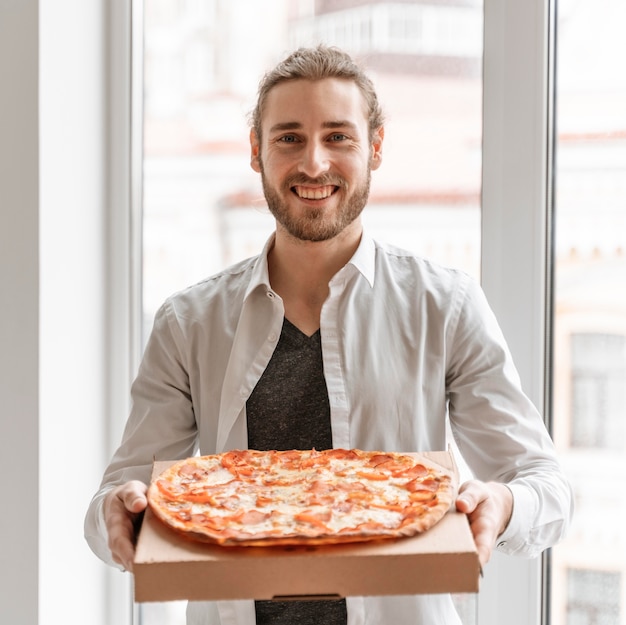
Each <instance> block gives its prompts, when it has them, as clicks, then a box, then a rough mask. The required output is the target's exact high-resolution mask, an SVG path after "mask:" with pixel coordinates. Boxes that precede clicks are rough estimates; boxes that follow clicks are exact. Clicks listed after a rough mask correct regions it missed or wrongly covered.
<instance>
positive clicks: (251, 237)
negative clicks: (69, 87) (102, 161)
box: [139, 0, 482, 625]
mask: <svg viewBox="0 0 626 625" xmlns="http://www.w3.org/2000/svg"><path fill="white" fill-rule="evenodd" d="M314 4H315V5H316V6H315V7H314V6H313V5H314ZM353 4H354V3H352V2H346V1H340V0H334V1H329V2H324V3H312V2H309V3H307V2H300V3H298V2H288V1H276V2H273V3H260V2H258V0H237V1H233V0H214V1H213V2H206V3H202V2H195V3H194V2H179V1H175V0H145V9H144V10H145V28H144V40H145V51H144V55H145V65H144V74H145V79H144V98H145V114H144V133H145V142H144V154H143V172H144V203H143V213H144V219H143V233H144V234H143V257H144V269H143V285H144V289H143V319H144V335H145V334H147V332H148V331H149V329H150V327H151V324H152V317H153V315H154V312H155V310H156V308H157V307H158V306H159V305H160V304H161V302H162V301H163V299H164V298H165V297H166V296H168V295H169V294H170V293H172V292H174V291H176V290H178V289H181V288H184V287H185V286H187V285H189V284H192V283H193V282H196V281H198V280H200V279H202V278H204V277H206V276H208V275H211V274H212V273H214V272H216V271H218V270H219V269H221V268H223V267H225V266H227V265H229V264H231V263H233V262H235V261H238V260H240V259H243V258H245V257H247V256H250V255H253V254H257V253H258V252H259V251H260V249H261V247H262V245H263V243H264V242H265V240H266V238H267V237H268V235H269V234H270V232H271V231H272V229H273V219H272V218H271V216H270V215H269V213H268V211H267V209H266V208H265V206H264V200H263V197H262V191H261V188H260V182H259V180H258V177H257V175H256V174H255V173H254V172H253V171H252V170H251V169H250V166H249V147H248V127H247V123H246V116H247V113H248V112H249V110H250V109H251V108H252V106H253V104H254V100H255V96H256V87H257V84H258V80H259V79H260V77H261V75H262V73H263V72H264V71H265V70H266V69H267V67H269V66H271V65H273V64H274V62H276V61H278V60H279V58H281V57H282V56H283V55H284V51H285V50H287V49H292V48H295V47H297V46H299V45H308V44H315V43H317V42H319V41H323V42H326V43H329V44H333V45H339V46H341V47H343V48H344V49H346V50H348V51H349V52H351V53H352V54H354V55H355V56H356V57H358V58H360V59H361V60H363V62H365V63H366V65H367V66H368V67H369V69H370V72H371V74H372V76H373V78H374V81H375V83H376V86H377V89H378V94H379V97H380V99H381V103H382V106H383V108H384V110H385V113H386V117H387V123H386V134H385V156H384V164H383V166H382V167H381V168H380V169H379V170H377V171H376V172H374V175H373V177H372V192H371V195H370V202H369V205H368V207H367V208H366V210H365V212H364V215H363V219H364V223H365V227H366V229H367V230H368V231H369V233H370V234H372V235H373V236H375V237H376V238H379V239H381V240H385V241H388V242H390V243H394V244H396V245H399V246H402V247H405V248H407V249H411V250H414V251H416V252H418V253H420V254H422V255H424V256H428V257H430V258H432V259H435V260H438V261H440V262H442V263H444V264H448V265H453V266H456V267H460V268H462V269H464V270H466V271H467V272H469V273H471V274H473V275H474V276H475V277H477V278H478V277H479V274H480V255H481V245H480V240H481V233H480V229H481V211H480V187H481V175H482V161H481V134H482V78H481V66H482V2H481V1H480V0H471V1H467V0H465V1H463V2H458V3H455V2H450V3H445V5H439V4H438V3H436V2H435V3H432V4H424V3H423V2H419V1H415V2H405V3H393V2H382V3H381V2H375V1H371V2H363V3H360V5H359V6H358V7H353V6H350V5H353ZM261 22H262V23H263V28H262V29H258V27H257V25H258V24H259V23H261ZM251 40H254V48H253V53H251V52H250V50H251V49H250V48H248V47H247V46H242V45H241V42H243V41H251ZM457 602H458V605H459V611H460V612H461V613H462V614H463V618H464V624H465V625H473V624H474V623H475V618H476V605H475V600H474V598H473V597H471V596H470V597H465V596H463V597H458V598H457ZM139 611H140V618H141V619H142V621H141V622H142V623H145V624H146V625H152V624H156V623H159V624H162V625H173V624H174V623H177V622H181V619H182V616H181V612H182V606H179V605H175V604H163V605H160V604H148V605H145V606H141V607H140V610H139Z"/></svg>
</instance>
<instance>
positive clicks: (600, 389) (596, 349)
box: [571, 333, 626, 452]
mask: <svg viewBox="0 0 626 625" xmlns="http://www.w3.org/2000/svg"><path fill="white" fill-rule="evenodd" d="M571 349H572V429H571V432H572V434H571V445H572V447H597V448H603V449H612V450H614V451H618V452H619V451H621V450H623V449H624V448H626V439H625V437H624V435H625V429H626V420H625V419H624V406H625V405H626V384H625V382H626V336H620V335H613V334H584V333H577V334H572V335H571Z"/></svg>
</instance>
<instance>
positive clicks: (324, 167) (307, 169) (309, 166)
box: [299, 141, 329, 178]
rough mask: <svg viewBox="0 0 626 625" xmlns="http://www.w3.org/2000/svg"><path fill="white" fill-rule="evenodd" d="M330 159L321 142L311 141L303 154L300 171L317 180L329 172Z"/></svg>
mask: <svg viewBox="0 0 626 625" xmlns="http://www.w3.org/2000/svg"><path fill="white" fill-rule="evenodd" d="M328 167H329V157H328V150H327V149H326V147H325V146H324V145H323V144H322V143H319V142H316V141H310V142H309V143H308V144H307V145H306V146H305V148H304V150H303V151H302V154H301V159H300V166H299V170H300V172H302V173H303V174H306V175H307V176H309V177H310V178H316V177H317V176H320V175H321V174H324V173H326V172H327V171H328Z"/></svg>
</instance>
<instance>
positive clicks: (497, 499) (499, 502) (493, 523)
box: [456, 480, 513, 566]
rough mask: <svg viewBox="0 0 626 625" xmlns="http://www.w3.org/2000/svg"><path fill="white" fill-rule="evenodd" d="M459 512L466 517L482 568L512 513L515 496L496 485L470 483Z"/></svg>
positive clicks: (458, 504)
mask: <svg viewBox="0 0 626 625" xmlns="http://www.w3.org/2000/svg"><path fill="white" fill-rule="evenodd" d="M456 509H457V510H458V511H459V512H463V513H464V514H467V518H468V519H469V523H470V528H471V530H472V534H473V536H474V542H475V543H476V550H477V551H478V558H479V560H480V565H481V566H484V565H485V564H486V563H487V562H488V561H489V558H490V557H491V552H492V551H493V548H494V546H495V544H496V541H497V539H498V536H500V534H502V532H504V530H505V529H506V526H507V525H508V523H509V520H510V518H511V514H512V512H513V494H512V493H511V491H510V490H509V489H508V488H507V487H506V486H505V485H504V484H499V483H497V482H480V481H478V480H469V481H468V482H465V483H464V484H462V485H461V488H460V489H459V496H458V498H457V500H456Z"/></svg>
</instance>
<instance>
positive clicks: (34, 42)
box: [0, 0, 130, 625]
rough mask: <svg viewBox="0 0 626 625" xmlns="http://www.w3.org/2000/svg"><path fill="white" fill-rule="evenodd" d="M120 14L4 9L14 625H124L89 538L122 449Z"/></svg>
mask: <svg viewBox="0 0 626 625" xmlns="http://www.w3.org/2000/svg"><path fill="white" fill-rule="evenodd" d="M107 4H108V3H107V2H105V0H39V1H37V0H0V80H1V83H0V289H1V293H2V295H1V296H0V297H2V309H1V311H2V312H0V315H1V322H0V346H1V348H0V390H1V394H0V412H1V414H2V419H1V420H0V474H1V475H3V478H4V479H3V482H4V484H5V493H4V497H3V502H4V503H3V506H2V509H3V514H2V515H0V537H1V538H0V540H1V541H2V546H1V548H0V558H1V559H2V563H1V565H2V573H3V574H2V578H3V582H2V584H1V585H0V593H1V594H0V623H7V624H9V623H10V624H11V625H33V624H38V625H46V624H50V625H56V624H57V623H63V624H64V625H74V624H76V625H78V624H80V625H82V624H83V623H85V622H88V623H90V624H93V625H98V624H100V623H102V624H104V623H113V622H116V623H120V622H121V621H120V619H116V618H115V617H114V615H113V614H112V610H115V609H116V608H115V604H114V602H113V603H112V602H110V601H109V600H108V598H107V594H106V589H107V587H108V586H110V584H111V582H112V581H113V583H115V581H116V580H112V578H111V575H112V574H116V573H115V572H110V571H109V570H108V569H107V567H105V565H103V564H102V563H100V562H99V561H98V560H97V559H96V558H95V556H93V554H92V553H91V552H90V551H89V549H88V547H87V545H86V543H85V541H84V539H83V527H82V526H83V517H84V514H85V510H86V507H87V505H88V502H89V499H90V497H91V495H92V494H93V492H94V491H95V489H96V487H97V485H98V482H99V480H100V476H101V473H102V469H103V467H104V465H105V463H106V460H107V458H106V457H105V455H106V451H105V450H106V449H107V448H108V447H109V445H108V444H105V445H103V441H107V442H108V438H109V433H108V432H107V431H106V429H105V423H106V421H107V420H106V419H105V418H104V417H105V414H106V412H107V410H108V402H109V397H108V393H107V388H108V384H109V382H110V379H109V376H108V375H107V358H108V354H109V348H108V345H109V341H108V335H107V332H108V327H109V326H108V324H107V315H106V311H107V302H108V300H109V298H107V295H106V293H107V289H108V288H109V287H110V285H111V277H110V275H109V272H108V265H107V264H106V258H107V255H106V250H107V245H108V241H109V239H110V229H109V222H108V211H107V198H108V194H107V176H108V169H107V156H108V137H109V132H108V112H109V109H108V103H107V91H106V87H107V80H108V76H107V70H108V57H107V52H106V47H107V46H106V42H107V24H108V21H107V20H108V17H107V11H108V7H107ZM116 4H119V3H116ZM124 4H128V3H127V2H124ZM9 480H10V481H9ZM7 496H8V497H10V498H11V499H10V500H7ZM8 501H14V502H15V503H14V504H12V503H8ZM7 510H9V511H10V514H6V512H5V511H7ZM117 576H118V577H121V574H120V573H117ZM121 597H122V599H124V596H123V594H122V595H121ZM122 604H124V601H122ZM125 605H126V606H127V607H126V610H127V611H129V612H130V605H129V603H128V601H127V598H126V603H125Z"/></svg>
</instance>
